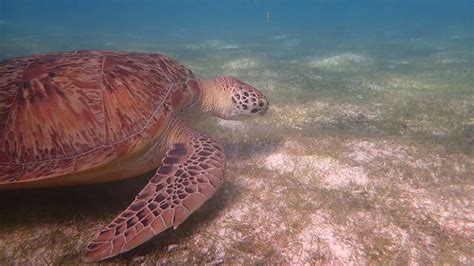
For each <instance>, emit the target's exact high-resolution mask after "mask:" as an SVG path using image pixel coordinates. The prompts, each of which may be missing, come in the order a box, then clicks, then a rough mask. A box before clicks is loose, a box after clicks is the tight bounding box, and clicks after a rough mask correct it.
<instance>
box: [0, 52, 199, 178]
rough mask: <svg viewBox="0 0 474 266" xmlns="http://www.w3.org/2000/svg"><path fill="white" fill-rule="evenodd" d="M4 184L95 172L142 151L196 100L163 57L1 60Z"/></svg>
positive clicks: (191, 82) (187, 78)
mask: <svg viewBox="0 0 474 266" xmlns="http://www.w3.org/2000/svg"><path fill="white" fill-rule="evenodd" d="M0 77H1V78H0V187H1V185H2V184H8V183H10V184H11V183H18V182H30V181H33V180H39V179H45V178H51V177H58V176H63V175H67V174H71V173H75V172H80V171H85V170H88V169H94V168H97V167H100V166H101V165H104V164H107V163H110V162H111V161H113V160H117V159H120V158H122V157H124V156H127V155H129V154H130V153H132V152H137V151H140V150H141V149H142V150H143V147H146V146H147V145H150V142H152V141H153V140H154V139H156V136H159V135H160V134H162V132H163V130H164V128H166V126H167V125H168V123H169V121H170V120H171V119H172V118H173V116H174V115H175V114H177V113H178V112H179V111H180V110H182V109H183V108H186V107H187V106H189V105H191V104H192V103H193V102H194V101H196V98H197V95H198V93H196V90H199V85H198V82H197V81H196V79H195V77H194V75H193V74H192V72H191V71H190V70H188V69H187V68H186V67H184V66H183V65H181V64H180V63H178V62H176V61H175V60H173V59H171V58H169V57H167V56H164V55H160V54H143V53H126V52H110V51H77V52H68V53H54V54H46V55H36V56H30V57H23V58H17V59H11V60H6V61H3V62H0Z"/></svg>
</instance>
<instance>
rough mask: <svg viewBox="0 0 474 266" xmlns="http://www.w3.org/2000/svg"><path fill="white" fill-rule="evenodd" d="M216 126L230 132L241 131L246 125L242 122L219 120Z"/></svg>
mask: <svg viewBox="0 0 474 266" xmlns="http://www.w3.org/2000/svg"><path fill="white" fill-rule="evenodd" d="M217 124H218V125H219V126H221V127H223V128H228V129H232V130H242V129H245V127H246V124H245V123H243V122H242V121H232V120H224V119H219V120H218V122H217Z"/></svg>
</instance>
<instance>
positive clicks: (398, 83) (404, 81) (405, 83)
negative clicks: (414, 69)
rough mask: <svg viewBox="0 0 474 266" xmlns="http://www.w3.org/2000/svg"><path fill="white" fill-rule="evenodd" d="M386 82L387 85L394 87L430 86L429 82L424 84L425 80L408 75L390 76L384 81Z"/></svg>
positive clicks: (419, 87)
mask: <svg viewBox="0 0 474 266" xmlns="http://www.w3.org/2000/svg"><path fill="white" fill-rule="evenodd" d="M386 84H387V85H386V86H387V87H391V88H394V89H422V90H428V89H431V88H432V87H431V86H430V85H429V84H426V83H425V82H422V81H419V80H416V79H413V78H408V77H397V78H391V79H388V80H387V81H386Z"/></svg>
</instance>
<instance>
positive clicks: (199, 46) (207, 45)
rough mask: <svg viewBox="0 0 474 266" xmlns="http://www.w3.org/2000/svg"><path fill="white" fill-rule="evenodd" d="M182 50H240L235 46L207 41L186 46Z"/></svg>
mask: <svg viewBox="0 0 474 266" xmlns="http://www.w3.org/2000/svg"><path fill="white" fill-rule="evenodd" d="M184 48H186V49H189V50H200V49H206V48H212V49H217V50H226V49H237V48H240V46H239V45H237V44H231V43H227V42H224V41H221V40H207V41H204V42H202V43H198V44H188V45H185V46H184Z"/></svg>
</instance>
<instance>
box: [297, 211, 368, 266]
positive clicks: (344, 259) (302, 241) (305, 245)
mask: <svg viewBox="0 0 474 266" xmlns="http://www.w3.org/2000/svg"><path fill="white" fill-rule="evenodd" d="M296 239H297V242H296V243H292V246H290V247H289V250H290V252H288V253H290V254H289V255H290V256H289V257H290V263H291V264H293V265H303V264H305V263H309V262H312V261H314V260H319V259H320V258H324V261H325V262H329V263H331V264H334V263H336V264H340V263H342V264H343V265H354V264H358V263H364V260H363V259H362V258H359V257H358V256H357V254H358V253H360V251H359V248H358V247H357V246H356V245H355V243H356V242H355V239H356V238H355V237H354V236H353V235H352V234H351V233H350V232H346V230H344V228H342V227H339V226H336V225H333V224H331V223H330V216H329V214H327V213H325V212H323V211H318V212H316V213H314V214H312V215H311V218H310V223H309V225H308V226H306V227H305V228H304V229H303V230H302V231H301V232H300V233H299V234H298V235H297V237H296ZM293 245H295V246H293Z"/></svg>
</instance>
